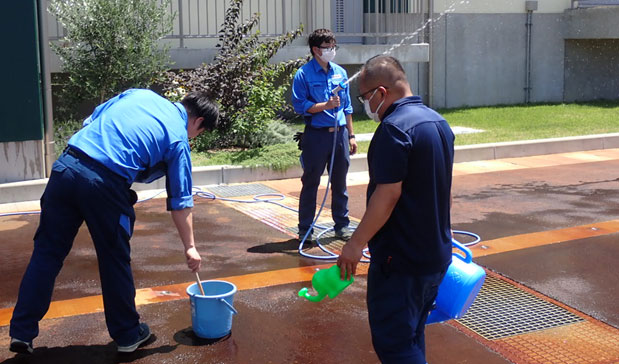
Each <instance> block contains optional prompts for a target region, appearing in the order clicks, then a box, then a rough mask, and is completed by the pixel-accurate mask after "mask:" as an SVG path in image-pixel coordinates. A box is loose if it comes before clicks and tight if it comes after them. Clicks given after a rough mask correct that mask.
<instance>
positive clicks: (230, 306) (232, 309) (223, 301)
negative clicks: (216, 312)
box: [219, 298, 239, 315]
mask: <svg viewBox="0 0 619 364" xmlns="http://www.w3.org/2000/svg"><path fill="white" fill-rule="evenodd" d="M219 301H221V302H222V303H223V304H225V305H226V306H228V309H229V310H230V311H232V313H234V314H235V315H238V313H239V311H237V310H236V308H234V307H233V306H232V305H231V304H229V303H228V301H226V300H224V299H223V298H220V299H219Z"/></svg>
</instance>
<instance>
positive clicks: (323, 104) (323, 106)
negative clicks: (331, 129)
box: [307, 102, 329, 114]
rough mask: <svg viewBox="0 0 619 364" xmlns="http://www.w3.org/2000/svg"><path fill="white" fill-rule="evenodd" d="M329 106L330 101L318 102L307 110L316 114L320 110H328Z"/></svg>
mask: <svg viewBox="0 0 619 364" xmlns="http://www.w3.org/2000/svg"><path fill="white" fill-rule="evenodd" d="M328 108H329V107H328V102H318V103H316V104H314V105H312V107H310V108H309V109H307V112H308V113H310V114H316V113H319V112H323V111H325V110H327V109H328Z"/></svg>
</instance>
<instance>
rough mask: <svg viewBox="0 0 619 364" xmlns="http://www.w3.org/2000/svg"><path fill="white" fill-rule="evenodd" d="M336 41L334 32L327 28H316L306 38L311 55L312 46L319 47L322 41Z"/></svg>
mask: <svg viewBox="0 0 619 364" xmlns="http://www.w3.org/2000/svg"><path fill="white" fill-rule="evenodd" d="M331 42H336V43H337V41H336V40H335V34H333V32H332V31H330V30H329V29H316V30H314V31H313V32H312V34H310V35H309V37H308V38H307V44H309V47H310V52H312V56H313V55H314V51H313V50H312V47H320V45H321V44H322V43H331Z"/></svg>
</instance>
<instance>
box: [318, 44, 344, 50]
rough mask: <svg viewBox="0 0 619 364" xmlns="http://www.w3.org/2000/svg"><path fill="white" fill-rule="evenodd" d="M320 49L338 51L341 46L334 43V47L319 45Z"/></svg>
mask: <svg viewBox="0 0 619 364" xmlns="http://www.w3.org/2000/svg"><path fill="white" fill-rule="evenodd" d="M318 48H320V49H325V50H333V51H337V50H338V49H340V46H338V45H334V46H332V47H318Z"/></svg>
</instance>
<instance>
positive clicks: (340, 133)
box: [292, 29, 357, 241]
mask: <svg viewBox="0 0 619 364" xmlns="http://www.w3.org/2000/svg"><path fill="white" fill-rule="evenodd" d="M308 43H309V47H310V52H311V53H312V56H313V58H312V59H311V60H310V61H309V62H308V63H307V64H305V65H304V66H303V67H301V68H300V69H299V70H298V71H297V73H296V74H295V76H294V80H293V83H292V104H293V106H294V109H295V111H296V112H297V113H299V114H301V115H303V117H304V119H305V131H304V133H302V134H300V136H297V138H298V139H300V140H299V148H300V149H301V150H302V152H301V166H302V167H303V176H302V177H301V182H302V183H303V188H302V189H301V196H300V197H299V240H303V238H304V237H305V236H306V235H307V239H306V241H311V240H312V234H313V231H311V228H312V222H313V220H314V216H315V214H316V195H317V192H318V186H319V185H320V176H322V174H323V172H324V170H325V166H327V167H330V166H331V161H333V166H332V174H331V176H330V178H331V184H332V187H331V190H332V200H331V201H332V203H331V212H332V215H333V221H334V223H335V227H334V228H335V235H336V236H337V237H339V238H341V239H346V240H347V239H348V238H350V231H349V230H348V224H349V223H350V220H349V219H348V193H347V191H346V174H347V173H348V166H349V165H350V154H355V153H356V152H357V142H356V141H355V134H354V133H353V125H352V112H353V109H352V106H351V104H350V94H349V91H348V87H346V88H345V89H343V90H341V91H339V92H338V93H337V94H335V95H334V94H332V91H333V90H334V89H335V88H336V87H337V86H338V85H340V84H343V83H345V82H346V81H347V80H348V75H347V73H346V71H345V70H344V69H343V68H342V67H340V66H339V65H337V64H335V63H333V62H332V61H333V59H334V57H335V51H336V49H337V45H336V40H335V35H334V34H333V33H332V32H331V31H330V30H328V29H317V30H315V31H314V32H313V33H312V34H310V36H309V39H308ZM333 133H335V134H336V135H335V138H334V135H333ZM334 140H335V143H336V146H335V154H334V155H333V156H332V155H331V152H332V150H333V141H334Z"/></svg>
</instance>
